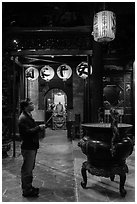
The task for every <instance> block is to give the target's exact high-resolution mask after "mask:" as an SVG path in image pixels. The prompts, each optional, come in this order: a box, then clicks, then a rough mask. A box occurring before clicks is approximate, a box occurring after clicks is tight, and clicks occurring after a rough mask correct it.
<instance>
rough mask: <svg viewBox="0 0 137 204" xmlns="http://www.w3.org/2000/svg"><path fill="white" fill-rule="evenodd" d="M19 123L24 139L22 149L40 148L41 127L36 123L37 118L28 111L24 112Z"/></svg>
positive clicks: (21, 135)
mask: <svg viewBox="0 0 137 204" xmlns="http://www.w3.org/2000/svg"><path fill="white" fill-rule="evenodd" d="M18 124H19V134H20V137H21V139H22V145H21V149H26V150H36V149H38V148H39V132H40V127H39V126H37V125H36V122H35V120H34V119H33V118H32V117H31V116H30V115H29V114H27V113H26V112H22V113H21V115H20V116H19V121H18Z"/></svg>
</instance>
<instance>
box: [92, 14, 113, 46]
mask: <svg viewBox="0 0 137 204" xmlns="http://www.w3.org/2000/svg"><path fill="white" fill-rule="evenodd" d="M115 33H116V16H115V14H114V13H113V12H112V11H100V12H98V13H96V14H95V16H94V21H93V36H94V40H95V41H97V42H110V41H112V40H114V39H115Z"/></svg>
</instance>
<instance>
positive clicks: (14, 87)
mask: <svg viewBox="0 0 137 204" xmlns="http://www.w3.org/2000/svg"><path fill="white" fill-rule="evenodd" d="M12 100H13V102H12V105H13V107H12V138H13V157H15V156H16V143H15V138H16V65H15V60H13V99H12Z"/></svg>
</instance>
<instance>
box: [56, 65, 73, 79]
mask: <svg viewBox="0 0 137 204" xmlns="http://www.w3.org/2000/svg"><path fill="white" fill-rule="evenodd" d="M57 75H58V77H59V78H60V79H63V81H66V80H67V79H69V78H70V77H71V75H72V69H71V67H70V66H68V65H67V64H62V65H60V66H59V67H58V69H57Z"/></svg>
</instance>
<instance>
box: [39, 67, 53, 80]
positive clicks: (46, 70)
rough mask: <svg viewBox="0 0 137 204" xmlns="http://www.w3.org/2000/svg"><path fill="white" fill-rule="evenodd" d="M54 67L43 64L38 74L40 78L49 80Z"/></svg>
mask: <svg viewBox="0 0 137 204" xmlns="http://www.w3.org/2000/svg"><path fill="white" fill-rule="evenodd" d="M54 74H55V72H54V69H53V68H52V67H50V66H49V65H45V66H44V67H43V68H42V69H41V70H40V76H41V78H42V79H44V80H46V81H50V80H51V79H52V78H53V77H54Z"/></svg>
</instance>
